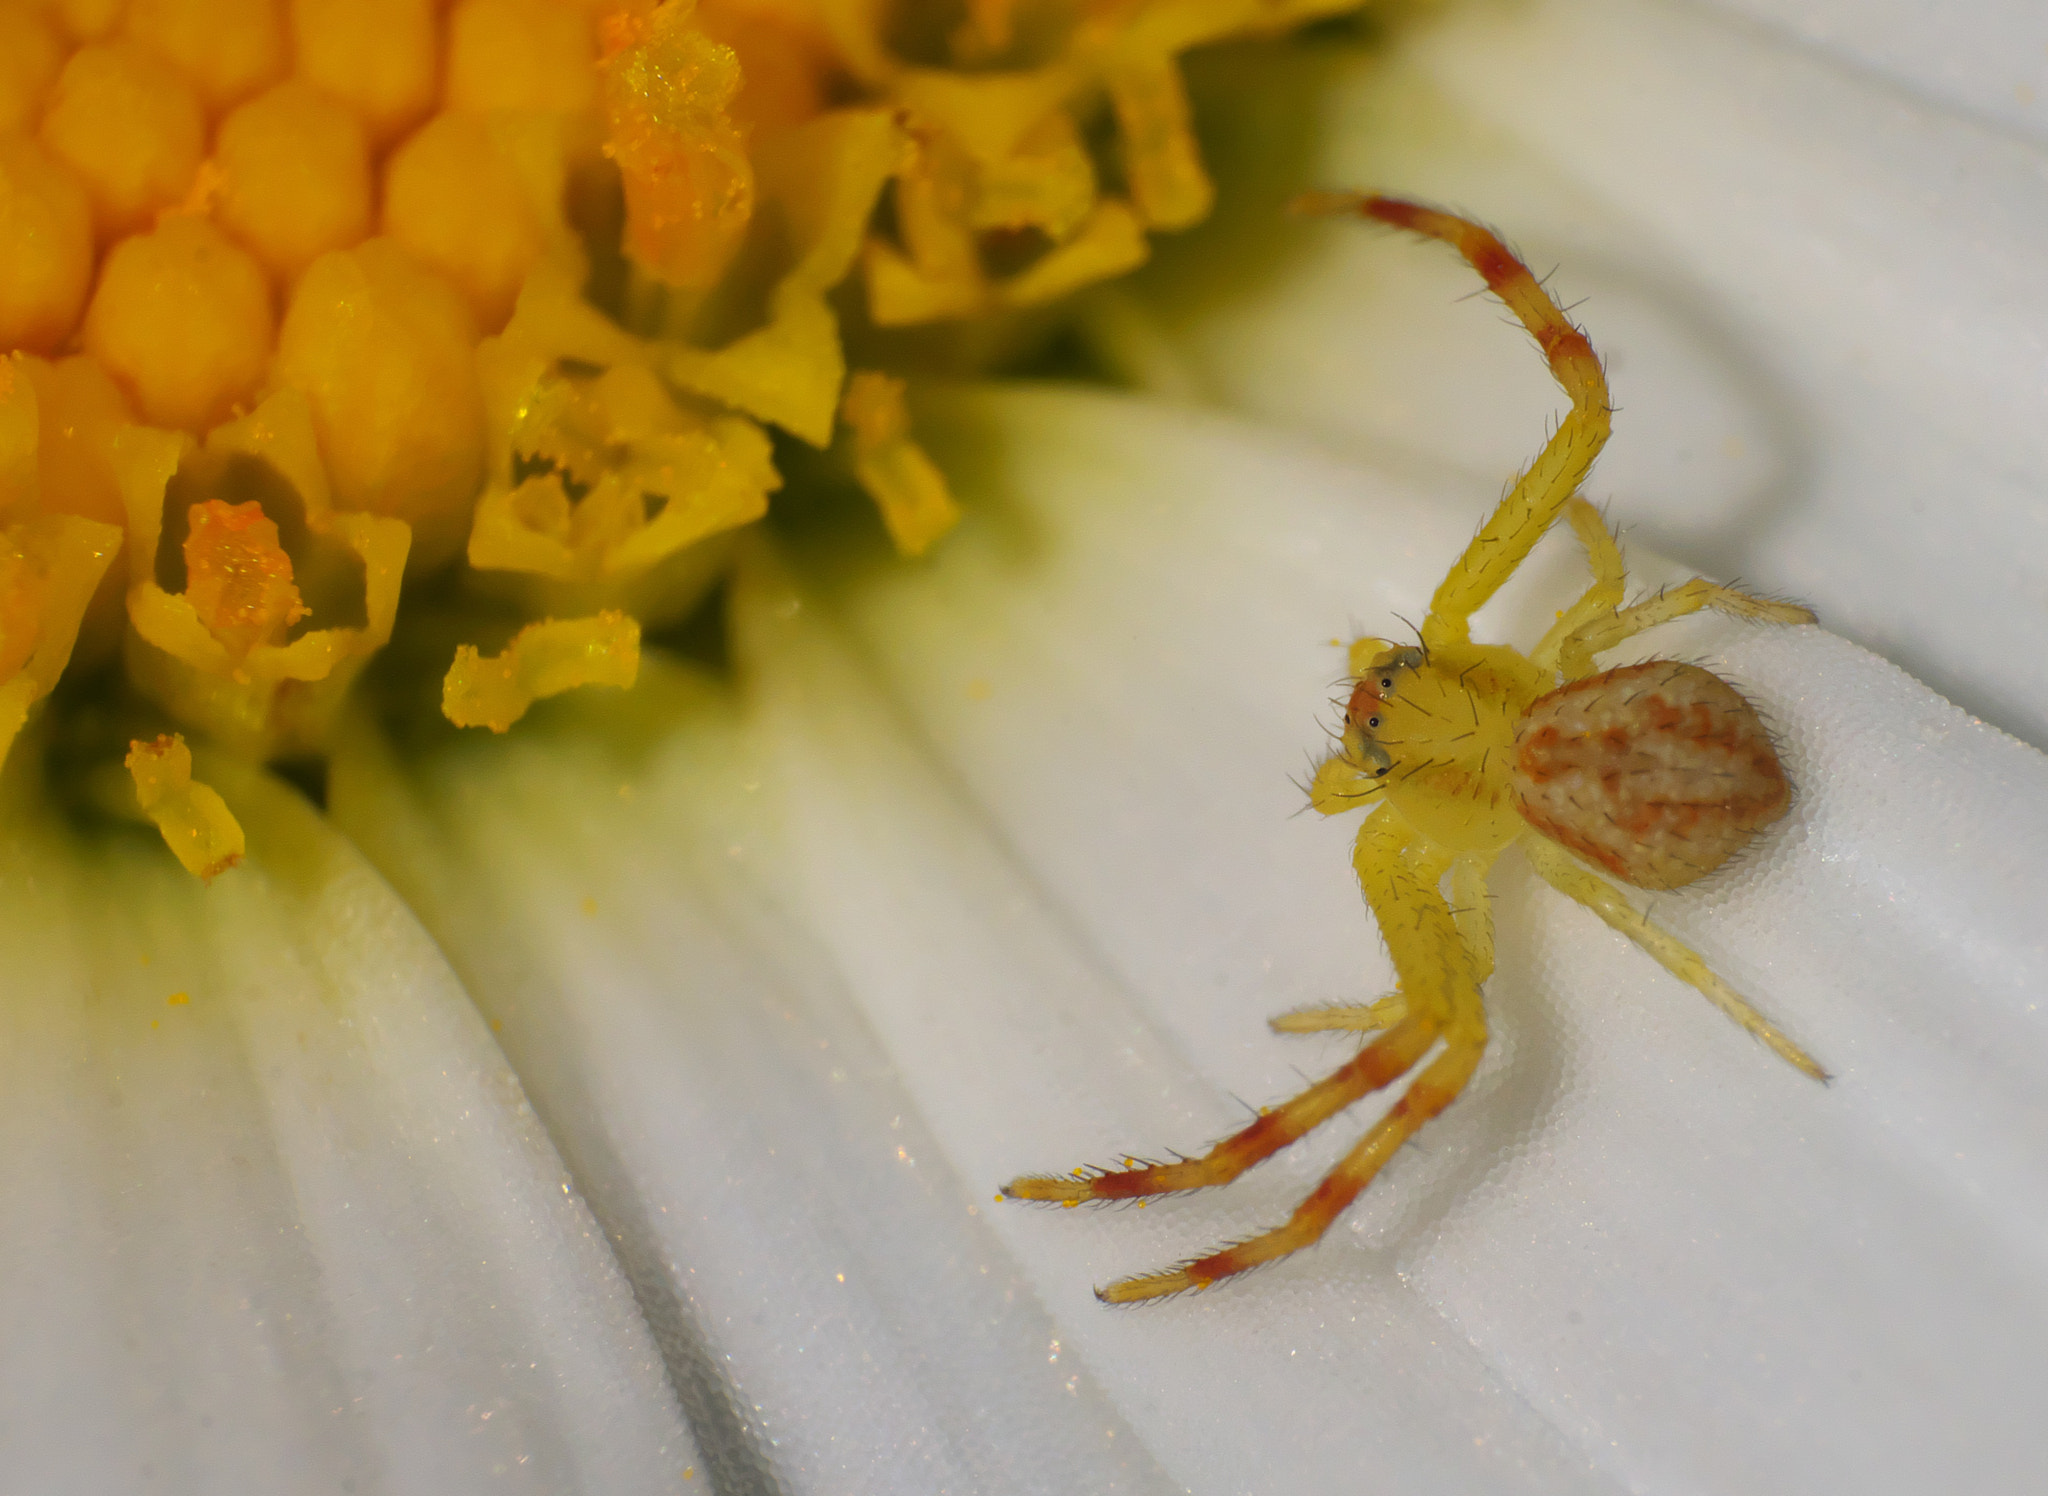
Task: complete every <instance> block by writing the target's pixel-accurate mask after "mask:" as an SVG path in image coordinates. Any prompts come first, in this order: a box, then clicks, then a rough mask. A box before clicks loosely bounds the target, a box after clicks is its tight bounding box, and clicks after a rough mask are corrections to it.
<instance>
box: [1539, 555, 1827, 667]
mask: <svg viewBox="0 0 2048 1496" xmlns="http://www.w3.org/2000/svg"><path fill="white" fill-rule="evenodd" d="M1703 608H1712V609H1713V610H1714V611H1715V612H1717V613H1727V614H1730V615H1732V616H1734V617H1736V618H1748V619H1753V620H1755V621H1756V622H1758V623H1812V622H1813V621H1814V616H1813V610H1812V609H1811V608H1802V607H1800V606H1799V605H1798V604H1797V603H1781V602H1774V601H1772V600H1771V599H1770V598H1767V597H1756V596H1754V595H1752V594H1751V593H1747V592H1738V591H1737V590H1736V589H1735V588H1733V587H1723V586H1720V585H1719V584H1718V583H1715V582H1709V581H1706V580H1704V579H1703V578H1700V577H1694V578H1693V579H1692V580H1691V581H1689V582H1681V583H1679V584H1678V585H1677V586H1676V587H1671V588H1667V589H1666V590H1665V591H1663V592H1660V593H1658V594H1657V595H1656V596H1655V597H1652V598H1646V599H1645V600H1643V601H1642V602H1639V603H1637V604H1636V605H1635V606H1634V607H1632V608H1623V609H1621V610H1620V611H1619V612H1617V613H1616V614H1615V615H1614V616H1613V617H1612V618H1609V619H1596V620H1594V621H1593V622H1591V623H1588V624H1587V625H1586V626H1585V627H1584V628H1582V629H1581V630H1580V631H1579V634H1578V638H1577V640H1576V641H1575V642H1574V644H1572V645H1567V650H1568V651H1569V650H1571V649H1572V648H1574V647H1576V648H1578V649H1582V650H1583V651H1584V652H1585V654H1586V655H1587V657H1588V664H1587V669H1586V672H1585V673H1586V674H1588V675H1590V674H1592V673H1593V666H1592V664H1591V656H1593V655H1596V654H1599V653H1601V652H1602V651H1603V650H1609V649H1612V648H1614V646H1615V645H1617V644H1619V643H1621V642H1622V641H1623V640H1625V639H1630V638H1633V637H1634V636H1635V635H1637V634H1640V633H1642V632H1643V631H1644V630H1645V629H1653V628H1655V627H1657V625H1658V624H1660V623H1669V622H1671V620H1672V619H1674V618H1683V617H1685V616H1686V615H1687V614H1688V613H1697V612H1699V611H1700V610H1701V609H1703Z"/></svg>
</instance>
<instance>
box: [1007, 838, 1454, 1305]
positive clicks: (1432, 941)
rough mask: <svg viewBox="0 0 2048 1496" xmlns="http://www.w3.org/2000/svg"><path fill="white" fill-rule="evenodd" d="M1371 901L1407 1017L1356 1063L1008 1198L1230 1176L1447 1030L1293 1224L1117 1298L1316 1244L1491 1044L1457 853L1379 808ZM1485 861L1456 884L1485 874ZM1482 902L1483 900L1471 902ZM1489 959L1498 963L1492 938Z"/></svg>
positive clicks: (1365, 861) (1114, 1191) (1367, 869)
mask: <svg viewBox="0 0 2048 1496" xmlns="http://www.w3.org/2000/svg"><path fill="white" fill-rule="evenodd" d="M1352 862H1353V866H1354V867H1356V869H1357V871H1358V878H1359V883H1360V884H1361V886H1362V887H1363V889H1364V892H1365V896H1366V901H1367V902H1368V903H1369V904H1370V905H1371V906H1372V911H1373V915H1374V917H1375V918H1376V919H1377V920H1378V921H1379V926H1380V931H1381V934H1382V935H1383V936H1384V937H1385V938H1386V942H1387V948H1388V950H1389V952H1390V953H1391V954H1392V956H1393V959H1394V970H1395V972H1396V974H1397V975H1398V976H1399V977H1400V981H1401V998H1402V1001H1403V1003H1404V1005H1405V1007H1406V1009H1407V1014H1406V1016H1405V1017H1404V1018H1402V1019H1401V1021H1400V1022H1399V1023H1398V1024H1397V1025H1396V1026H1395V1027H1394V1028H1393V1029H1392V1030H1390V1031H1389V1032H1387V1033H1386V1034H1384V1035H1383V1036H1382V1037H1381V1038H1379V1039H1378V1040H1376V1041H1374V1042H1373V1043H1372V1044H1370V1045H1368V1046H1367V1047H1366V1048H1365V1049H1364V1050H1363V1051H1361V1052H1360V1053H1359V1055H1358V1057H1357V1058H1356V1059H1354V1060H1353V1061H1351V1062H1350V1064H1348V1065H1345V1066H1343V1067H1341V1068H1339V1069H1338V1070H1337V1071H1336V1072H1335V1073H1334V1074H1332V1075H1331V1076H1330V1077H1329V1078H1328V1079H1326V1080H1323V1081H1319V1082H1317V1084H1315V1085H1314V1086H1311V1087H1310V1088H1309V1089H1308V1090H1307V1091H1304V1092H1303V1093H1302V1094H1301V1095H1300V1096H1297V1097H1295V1098H1294V1100H1292V1101H1289V1102H1287V1103H1285V1104H1284V1105H1282V1106H1279V1107H1275V1108H1273V1109H1272V1110H1271V1111H1268V1112H1266V1113H1265V1114H1263V1115H1262V1116H1261V1117H1260V1118H1259V1120H1258V1121H1257V1122H1254V1123H1253V1124H1252V1125H1251V1126H1250V1127H1248V1128H1246V1129H1245V1130H1244V1131H1243V1132H1241V1133H1239V1134H1237V1136H1235V1137H1233V1138H1229V1139H1226V1140H1225V1141H1224V1142H1222V1143H1220V1144H1218V1145H1217V1146H1216V1148H1214V1149H1212V1150H1211V1151H1210V1153H1208V1154H1207V1155H1205V1156H1204V1157H1202V1158H1200V1159H1191V1160H1188V1161H1186V1162H1184V1163H1179V1164H1167V1165H1161V1166H1158V1167H1155V1168H1148V1169H1132V1170H1128V1171H1122V1172H1115V1173H1108V1174H1098V1175H1094V1176H1092V1177H1073V1178H1066V1179H1060V1178H1044V1179H1019V1180H1016V1181H1013V1182H1012V1183H1011V1184H1009V1185H1007V1186H1005V1188H1004V1191H1003V1193H1004V1194H1006V1195H1008V1196H1010V1197H1011V1198H1012V1199H1038V1200H1059V1201H1061V1202H1062V1203H1067V1204H1073V1203H1078V1202H1079V1201H1081V1200H1084V1199H1115V1198H1123V1197H1128V1196H1130V1195H1134V1194H1159V1193H1164V1192H1165V1191H1167V1190H1172V1189H1192V1188H1195V1187H1197V1186H1199V1185H1204V1184H1221V1183H1223V1182H1225V1181H1226V1180H1228V1179H1234V1178H1235V1177H1236V1176H1237V1175H1238V1174H1240V1173H1242V1172H1243V1171H1244V1170H1245V1169H1246V1168H1249V1167H1250V1166H1251V1165H1252V1164H1253V1163H1256V1162H1258V1161H1259V1160H1261V1159H1263V1158H1267V1157H1270V1156H1271V1155H1272V1154H1273V1153H1275V1152H1277V1151H1278V1150H1279V1149H1280V1148H1282V1147H1284V1146H1286V1144H1288V1143H1291V1142H1293V1141H1295V1140H1296V1139H1297V1138H1299V1137H1301V1136H1302V1135H1303V1134H1305V1133H1307V1132H1308V1131H1309V1130H1310V1129H1311V1128H1313V1127H1314V1126H1316V1125H1317V1124H1319V1123H1320V1122H1322V1121H1325V1120H1327V1119H1328V1118H1329V1117H1331V1116H1334V1115H1335V1114H1336V1113H1337V1112H1338V1111H1340V1110H1342V1109H1343V1108H1344V1107H1347V1106H1349V1105H1351V1104H1352V1103H1353V1102H1355V1101H1357V1100H1358V1099H1360V1098H1361V1097H1362V1096H1364V1095H1365V1094H1366V1093H1367V1092H1368V1091H1370V1090H1376V1089H1378V1088H1379V1087H1380V1086H1383V1085H1386V1084H1387V1083H1388V1082H1390V1081H1392V1080H1395V1079H1397V1078H1398V1077H1399V1076H1400V1075H1402V1074H1405V1073H1406V1072H1407V1071H1408V1070H1409V1069H1411V1068H1412V1067H1413V1066H1414V1065H1415V1063H1416V1062H1417V1061H1418V1060H1420V1059H1421V1058H1422V1057H1423V1055H1424V1054H1426V1053H1427V1052H1428V1051H1429V1050H1430V1049H1431V1048H1432V1047H1433V1046H1434V1045H1435V1043H1436V1041H1437V1040H1438V1039H1439V1038H1441V1039H1442V1040H1443V1042H1444V1049H1443V1052H1442V1053H1441V1054H1439V1055H1438V1056H1437V1058H1436V1059H1435V1060H1434V1061H1432V1062H1431V1063H1430V1065H1429V1066H1428V1067H1427V1068H1426V1069H1425V1070H1424V1071H1423V1072H1422V1074H1420V1075H1419V1076H1417V1077H1416V1078H1415V1079H1414V1081H1412V1082H1411V1083H1410V1084H1409V1087H1408V1090H1407V1092H1406V1093H1405V1094H1404V1095H1403V1096H1402V1097H1401V1099H1400V1100H1399V1101H1397V1102H1395V1103H1394V1105H1393V1107H1392V1108H1390V1109H1389V1110H1388V1112H1387V1114H1386V1115H1385V1116H1384V1117H1382V1118H1381V1119H1380V1120H1379V1121H1378V1122H1377V1123H1375V1124H1374V1125H1373V1127H1372V1129H1371V1130H1370V1131H1369V1132H1367V1133H1366V1135H1365V1137H1364V1138H1363V1139H1361V1140H1360V1141H1359V1143H1358V1144H1357V1145H1356V1146H1355V1147H1354V1148H1353V1149H1352V1150H1351V1152H1350V1153H1349V1154H1347V1155H1346V1156H1345V1157H1344V1159H1343V1160H1342V1161H1341V1162H1340V1163H1339V1164H1338V1165H1337V1166H1336V1168H1334V1169H1332V1170H1331V1171H1330V1172H1329V1174H1327V1175H1326V1176H1324V1178H1323V1181H1322V1182H1321V1183H1320V1184H1318V1185H1317V1186H1316V1188H1315V1190H1314V1192H1313V1193H1311V1194H1310V1195H1309V1197H1308V1198H1307V1199H1306V1200H1304V1201H1303V1202H1302V1203H1301V1205H1300V1206H1299V1207H1298V1208H1297V1209H1296V1210H1295V1212H1294V1214H1293V1216H1292V1217H1290V1218H1289V1220H1288V1221H1287V1223H1286V1224H1285V1225H1283V1226H1280V1227H1278V1228H1276V1229H1274V1230H1272V1231H1268V1232H1264V1233H1262V1234H1260V1235H1258V1236H1255V1237H1252V1238H1251V1239H1250V1240H1248V1241H1243V1242H1239V1243H1237V1244H1235V1245H1234V1246H1229V1247H1225V1248H1223V1249H1222V1250H1220V1251H1217V1252H1212V1253H1210V1254H1209V1255H1207V1256H1205V1257H1200V1258H1197V1259H1195V1260H1194V1261H1192V1262H1187V1263H1183V1264H1182V1265H1181V1266H1179V1267H1177V1268H1172V1269H1169V1270H1168V1271H1166V1272H1161V1273H1153V1274H1148V1275H1146V1276H1143V1277H1137V1278H1125V1279H1123V1280H1121V1281H1119V1282H1116V1283H1112V1284H1110V1285H1109V1286H1108V1287H1107V1288H1105V1289H1101V1290H1099V1291H1098V1296H1099V1297H1101V1298H1102V1299H1104V1300H1105V1301H1107V1302H1110V1303H1133V1302H1136V1301H1139V1300H1143V1299H1154V1298H1161V1297H1164V1296H1166V1295H1169V1294H1175V1293H1180V1292H1184V1291H1186V1290H1188V1289H1198V1288H1206V1287H1208V1286H1209V1285H1210V1284H1211V1283H1215V1282H1219V1281H1221V1280H1222V1279H1224V1278H1228V1277H1231V1276H1232V1275H1234V1274H1237V1273H1241V1272H1244V1271H1246V1270H1247V1269H1249V1268H1253V1267H1257V1266H1259V1265H1260V1264H1262V1263H1266V1262H1272V1261H1275V1260H1277V1259H1278V1258H1281V1257H1285V1256H1287V1255H1288V1254H1290V1253H1292V1252H1297V1251H1299V1250H1301V1249H1302V1248H1303V1247H1306V1246H1308V1245H1310V1244H1311V1243H1313V1242H1315V1241H1316V1240H1317V1239H1318V1238H1319V1237H1321V1236H1322V1234H1323V1233H1324V1232H1325V1231H1326V1230H1328V1229H1329V1227H1330V1224H1331V1222H1333V1221H1334V1220H1336V1218H1337V1217H1338V1216H1339V1215H1340V1214H1342V1213H1343V1211H1344V1208H1345V1207H1346V1206H1348V1205H1349V1204H1350V1203H1351V1202H1352V1201H1353V1200H1354V1199H1356V1198H1357V1197H1358V1194H1359V1191H1361V1190H1363V1189H1364V1188H1365V1187H1366V1186H1367V1185H1368V1184H1370V1183H1371V1182H1372V1179H1373V1176H1374V1175H1376V1174H1378V1173H1379V1171H1380V1169H1381V1168H1382V1167H1384V1166H1385V1164H1386V1162H1387V1160H1388V1159H1389V1158H1391V1157H1392V1156H1393V1155H1394V1153H1395V1151H1396V1150H1397V1149H1398V1148H1399V1147H1400V1146H1401V1145H1402V1144H1403V1143H1405V1142H1406V1141H1407V1140H1408V1139H1409V1138H1411V1137H1413V1136H1414V1135H1415V1133H1416V1132H1417V1131H1418V1130H1419V1129H1420V1128H1421V1127H1422V1126H1423V1124H1424V1123H1426V1122H1428V1121H1429V1120H1430V1118H1432V1117H1434V1116H1436V1115H1437V1113H1439V1112H1441V1111H1442V1110H1443V1109H1444V1108H1445V1107H1447V1106H1449V1105H1450V1104H1451V1102H1453V1101H1454V1100H1456V1099H1457V1097H1458V1094H1459V1093H1460V1092H1461V1091H1463V1090H1464V1088H1465V1082H1466V1081H1467V1080H1469V1079H1470V1078H1471V1075H1472V1072H1473V1070H1474V1069H1475V1068H1476V1067H1477V1065H1478V1063H1479V1058H1480V1056H1481V1055H1482V1054H1483V1053H1484V1052H1485V1049H1486V1017H1485V1013H1484V1010H1483V1009H1482V1007H1481V1004H1480V999H1479V984H1478V977H1477V974H1476V966H1475V954H1474V952H1473V950H1472V947H1471V945H1470V944H1469V943H1468V940H1467V938H1466V935H1465V933H1464V932H1463V931H1461V930H1460V928H1459V924H1458V918H1457V916H1455V915H1454V914H1453V913H1452V911H1451V907H1450V905H1449V904H1447V903H1446V902H1445V900H1444V897H1443V895H1442V894H1441V893H1440V892H1439V891H1438V885H1439V884H1440V883H1441V882H1442V880H1443V876H1444V874H1445V873H1446V872H1447V871H1451V870H1452V866H1453V859H1452V858H1451V857H1450V856H1449V855H1448V854H1445V853H1442V852H1439V851H1436V850H1434V849H1430V848H1427V847H1425V846H1424V845H1423V844H1422V843H1421V842H1420V839H1419V838H1418V837H1416V836H1415V834H1414V833H1413V832H1411V831H1409V830H1408V829H1407V827H1406V826H1405V825H1404V824H1403V823H1402V822H1401V821H1400V820H1399V818H1398V817H1396V816H1393V815H1391V814H1388V813H1385V812H1382V813H1381V814H1378V815H1375V816H1373V817H1372V818H1371V819H1369V820H1368V821H1367V822H1366V823H1365V825H1364V826H1362V827H1360V828H1359V833H1358V842H1357V847H1356V850H1355V852H1354V854H1353V858H1352ZM1483 872H1484V868H1483V864H1482V865H1480V866H1479V867H1478V868H1477V869H1475V870H1474V871H1473V872H1470V873H1465V874H1462V875H1461V876H1460V877H1458V878H1456V879H1454V883H1457V884H1461V885H1462V884H1463V883H1465V882H1467V881H1468V880H1471V879H1473V878H1475V877H1483ZM1473 907H1475V908H1483V907H1484V901H1483V899H1480V900H1478V901H1476V902H1475V903H1474V905H1473ZM1487 943H1488V947H1489V949H1488V953H1487V960H1488V963H1489V964H1490V961H1491V952H1490V946H1491V941H1490V939H1489V940H1488V942H1487Z"/></svg>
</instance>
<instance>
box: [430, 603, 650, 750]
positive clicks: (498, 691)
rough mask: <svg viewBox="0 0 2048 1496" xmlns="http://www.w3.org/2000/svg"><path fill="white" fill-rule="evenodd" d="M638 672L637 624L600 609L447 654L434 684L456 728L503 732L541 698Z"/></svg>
mask: <svg viewBox="0 0 2048 1496" xmlns="http://www.w3.org/2000/svg"><path fill="white" fill-rule="evenodd" d="M639 674H640V625H639V624H638V623H637V622H636V621H635V620H633V619H631V618H628V617H627V616H626V615H625V614H623V613H619V612H614V611H611V610H609V609H608V610H606V611H605V612H603V613H600V614H598V615H597V616H596V617H595V618H564V619H553V618H550V619H547V620H545V621H544V622H541V623H530V624H528V625H527V626H526V627H525V628H523V629H521V630H520V631H519V632H518V633H517V634H515V635H513V636H512V642H511V643H510V644H508V645H506V646H505V648H504V650H503V651H502V652H501V653H499V654H495V655H492V656H490V657H489V658H485V657H484V656H483V655H482V654H481V653H479V652H478V651H477V650H476V648H475V647H474V646H472V645H468V644H464V645H462V646H460V647H459V648H457V649H456V651H455V663H454V664H453V665H451V666H450V667H449V669H448V676H447V679H446V680H444V681H443V682H442V683H441V711H442V713H443V715H445V716H446V717H447V718H448V720H449V721H450V722H453V723H454V724H455V725H456V726H457V727H488V728H489V729H490V730H491V731H492V732H503V731H505V730H506V729H507V728H508V727H510V726H511V725H512V724H513V723H514V722H517V721H518V720H519V719H520V718H521V717H523V716H525V715H526V709H527V708H528V707H530V706H532V705H533V703H534V702H536V701H538V700H540V699H541V698H542V697H544V696H557V695H560V694H561V693H562V692H564V691H569V690H574V689H575V688H576V687H577V686H619V687H621V688H624V687H628V686H631V685H632V684H633V682H634V680H635V679H636V678H637V677H638V676H639Z"/></svg>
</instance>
